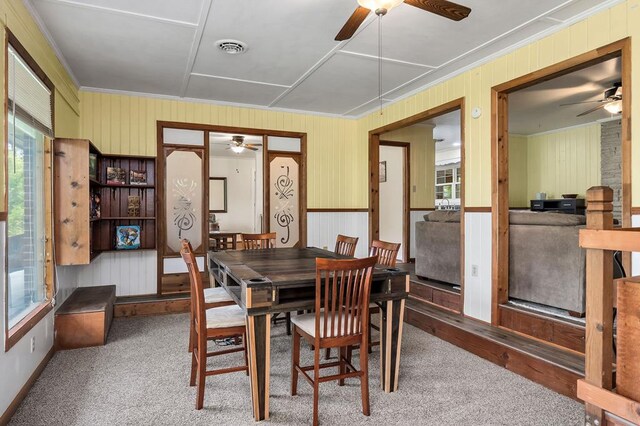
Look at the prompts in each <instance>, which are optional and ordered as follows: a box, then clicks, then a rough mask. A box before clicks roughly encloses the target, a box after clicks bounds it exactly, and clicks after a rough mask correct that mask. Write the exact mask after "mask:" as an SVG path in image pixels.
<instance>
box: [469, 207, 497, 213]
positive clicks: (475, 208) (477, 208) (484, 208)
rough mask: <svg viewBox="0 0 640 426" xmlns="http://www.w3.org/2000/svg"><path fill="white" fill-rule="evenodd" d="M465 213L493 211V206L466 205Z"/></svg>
mask: <svg viewBox="0 0 640 426" xmlns="http://www.w3.org/2000/svg"><path fill="white" fill-rule="evenodd" d="M464 212H465V213H491V207H465V208H464Z"/></svg>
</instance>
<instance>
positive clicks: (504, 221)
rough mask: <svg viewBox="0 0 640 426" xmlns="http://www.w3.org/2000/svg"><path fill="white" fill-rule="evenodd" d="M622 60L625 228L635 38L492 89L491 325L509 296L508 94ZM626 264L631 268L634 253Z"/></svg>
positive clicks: (628, 207) (627, 223)
mask: <svg viewBox="0 0 640 426" xmlns="http://www.w3.org/2000/svg"><path fill="white" fill-rule="evenodd" d="M615 57H620V58H621V60H622V71H621V77H622V78H621V80H622V135H621V136H622V153H621V159H622V226H623V227H630V226H631V93H632V92H631V39H630V38H629V37H627V38H625V39H622V40H619V41H617V42H614V43H611V44H608V45H606V46H602V47H599V48H597V49H594V50H591V51H589V52H586V53H584V54H582V55H578V56H575V57H573V58H570V59H567V60H565V61H562V62H558V63H556V64H553V65H550V66H548V67H546V68H542V69H540V70H537V71H534V72H531V73H529V74H526V75H524V76H521V77H518V78H516V79H513V80H510V81H508V82H505V83H502V84H499V85H497V86H494V87H492V88H491V198H492V199H491V206H492V211H493V214H492V218H491V220H492V262H491V263H492V264H491V281H492V292H491V323H492V324H493V325H495V326H498V325H499V324H500V313H499V306H500V305H501V304H504V303H507V302H508V300H509V148H508V145H509V131H508V130H509V117H508V108H509V104H508V96H509V94H510V93H513V92H515V91H518V90H521V89H524V88H527V87H530V86H533V85H535V84H538V83H542V82H544V81H547V80H551V79H554V78H556V77H560V76H562V75H565V74H568V73H571V72H574V71H577V70H580V69H583V68H587V67H589V66H592V65H595V64H597V63H600V62H603V61H605V60H608V59H611V58H615ZM623 260H624V265H625V268H626V269H627V270H630V269H629V267H630V265H631V255H630V253H625V254H624V257H623Z"/></svg>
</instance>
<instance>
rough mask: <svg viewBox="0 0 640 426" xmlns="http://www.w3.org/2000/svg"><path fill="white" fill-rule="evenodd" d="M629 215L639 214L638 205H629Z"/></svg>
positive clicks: (639, 208)
mask: <svg viewBox="0 0 640 426" xmlns="http://www.w3.org/2000/svg"><path fill="white" fill-rule="evenodd" d="M631 215H640V207H631Z"/></svg>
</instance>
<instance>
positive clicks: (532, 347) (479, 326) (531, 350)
mask: <svg viewBox="0 0 640 426" xmlns="http://www.w3.org/2000/svg"><path fill="white" fill-rule="evenodd" d="M405 322H407V323H409V324H411V325H413V326H416V327H418V328H420V329H421V330H424V331H426V332H427V333H429V334H432V335H434V336H436V337H438V338H440V339H443V340H446V341H447V342H449V343H452V344H454V345H456V346H458V347H460V348H462V349H464V350H466V351H468V352H471V353H473V354H475V355H477V356H480V357H482V358H484V359H486V360H488V361H491V362H492V363H494V364H496V365H499V366H501V367H504V368H506V369H507V370H509V371H513V372H514V373H516V374H519V375H521V376H523V377H526V378H528V379H529V380H532V381H534V382H537V383H539V384H541V385H543V386H545V387H547V388H549V389H551V390H553V391H555V392H558V393H560V394H562V395H565V396H568V397H570V398H573V399H576V400H577V396H576V392H577V389H576V388H577V380H578V379H582V378H584V358H583V357H581V356H579V355H577V354H575V353H572V352H569V351H564V350H561V349H559V348H554V347H551V346H548V345H544V344H542V343H540V342H536V341H534V340H532V339H527V338H526V337H523V336H520V335H518V334H516V333H512V332H509V331H507V330H503V329H500V328H497V327H493V326H491V325H490V324H486V323H483V322H480V321H476V320H474V319H471V318H466V317H461V316H460V315H458V314H455V313H452V312H447V311H445V310H443V309H440V308H437V307H435V306H428V305H425V304H420V303H419V302H416V301H415V300H411V299H409V300H407V310H406V315H405Z"/></svg>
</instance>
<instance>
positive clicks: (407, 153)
mask: <svg viewBox="0 0 640 426" xmlns="http://www.w3.org/2000/svg"><path fill="white" fill-rule="evenodd" d="M380 146H392V147H396V148H402V161H403V168H404V173H403V176H402V184H403V187H404V190H403V191H402V222H403V223H402V257H403V259H404V261H405V262H409V223H410V222H411V213H410V212H411V206H410V198H411V188H410V186H411V144H410V143H409V142H396V141H390V140H381V141H380ZM378 188H379V186H378Z"/></svg>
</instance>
